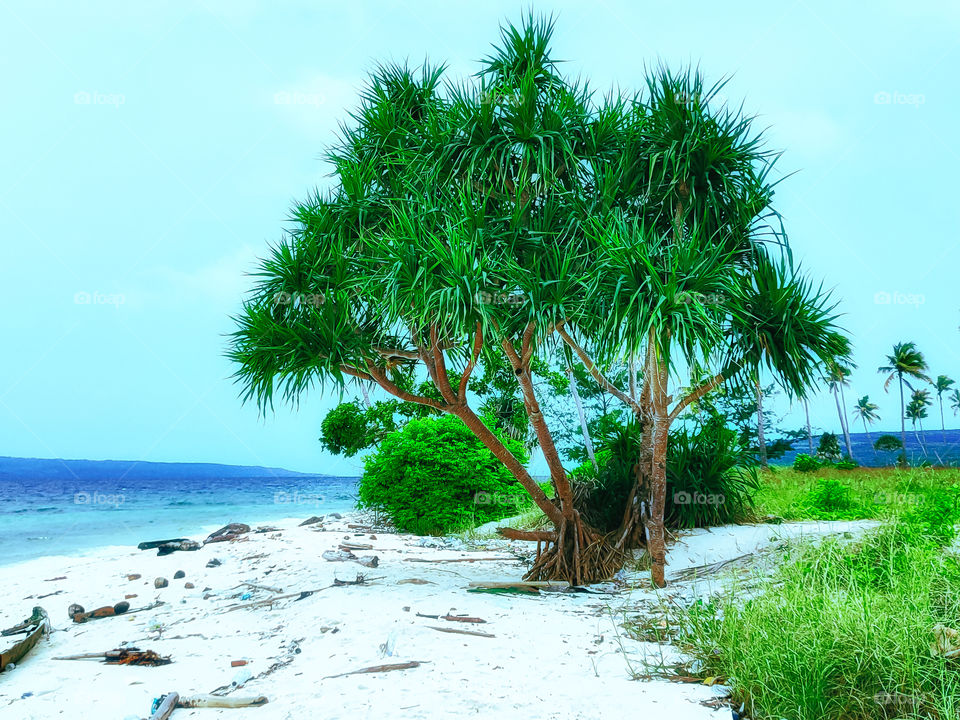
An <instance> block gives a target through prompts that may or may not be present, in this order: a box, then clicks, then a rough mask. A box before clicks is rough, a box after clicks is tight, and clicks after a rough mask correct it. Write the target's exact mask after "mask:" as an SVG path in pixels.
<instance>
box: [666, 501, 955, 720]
mask: <svg viewBox="0 0 960 720" xmlns="http://www.w3.org/2000/svg"><path fill="white" fill-rule="evenodd" d="M944 511H946V512H947V515H946V516H944V515H943V512H944ZM956 521H957V509H956V507H955V506H954V507H953V508H952V509H950V508H945V507H942V506H940V505H938V504H937V503H928V504H925V505H924V506H922V507H917V508H915V509H914V510H913V511H912V516H909V514H905V515H902V516H898V517H895V518H893V519H892V520H890V521H888V522H886V523H885V524H884V525H882V526H881V527H880V528H878V529H876V530H874V531H873V532H871V533H869V534H867V535H866V536H864V537H863V538H862V539H861V540H860V541H857V542H853V541H850V540H842V539H830V540H825V541H823V542H822V543H820V544H818V545H813V546H809V545H808V546H804V547H803V548H802V549H801V550H799V551H798V553H796V554H795V555H794V557H793V559H792V560H791V561H789V562H788V563H786V564H785V565H784V566H783V567H782V568H781V569H780V570H779V571H778V572H777V573H776V574H775V576H774V577H773V578H772V579H771V580H770V581H769V584H768V585H766V586H765V587H764V589H761V590H760V591H759V593H756V592H754V593H752V596H749V597H746V598H745V597H744V596H743V595H742V594H740V593H738V592H737V589H736V588H731V589H730V592H724V593H721V594H720V595H719V596H717V598H715V599H713V600H711V601H706V602H704V601H698V602H696V603H695V604H694V605H692V606H691V607H689V608H687V609H685V610H683V611H681V612H680V617H679V625H680V627H681V628H682V629H681V631H680V636H679V641H680V642H681V644H682V645H684V646H685V648H686V649H687V650H688V651H689V652H690V653H691V654H692V655H694V656H695V657H697V658H699V659H700V660H701V661H702V663H703V670H704V672H705V673H706V674H708V675H715V676H721V677H723V678H724V679H725V680H726V682H727V683H728V684H729V685H730V686H731V687H732V689H733V693H734V698H735V700H736V701H737V703H740V702H743V703H745V704H746V707H747V715H748V717H750V718H753V719H755V720H765V719H779V718H790V719H791V720H874V719H876V720H880V719H881V718H882V719H884V720H887V719H890V718H901V719H904V720H907V719H909V720H918V719H919V718H925V719H930V718H936V719H939V720H948V719H949V720H955V719H956V718H958V717H960V658H954V659H948V658H945V657H943V656H942V654H939V653H935V652H933V651H932V649H931V644H932V643H934V642H935V641H936V635H935V631H934V627H935V626H937V625H938V624H942V625H943V626H946V627H948V628H954V629H960V562H958V557H957V555H956V554H955V553H953V552H951V551H950V550H949V549H946V548H945V546H946V545H947V544H948V543H949V542H952V541H953V540H954V539H955V537H954V535H955V527H954V523H956ZM748 595H750V593H748Z"/></svg>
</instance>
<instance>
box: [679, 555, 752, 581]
mask: <svg viewBox="0 0 960 720" xmlns="http://www.w3.org/2000/svg"><path fill="white" fill-rule="evenodd" d="M751 557H753V553H747V554H746V555H740V556H739V557H735V558H731V559H729V560H721V561H720V562H715V563H710V564H709V565H697V566H696V567H689V568H684V569H683V570H678V571H677V572H675V573H673V575H672V577H671V580H673V581H674V582H676V581H677V580H681V581H682V580H693V579H694V578H698V577H705V576H707V575H712V574H713V573H716V572H718V571H720V570H722V569H723V568H725V567H727V566H728V565H733V564H734V563H738V562H740V561H742V560H746V559H747V558H751Z"/></svg>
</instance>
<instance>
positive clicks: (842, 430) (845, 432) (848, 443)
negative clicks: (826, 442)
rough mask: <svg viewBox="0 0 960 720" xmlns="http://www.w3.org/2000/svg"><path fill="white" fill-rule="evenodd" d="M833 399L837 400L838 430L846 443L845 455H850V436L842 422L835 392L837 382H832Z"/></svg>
mask: <svg viewBox="0 0 960 720" xmlns="http://www.w3.org/2000/svg"><path fill="white" fill-rule="evenodd" d="M833 399H834V400H836V401H837V415H838V416H839V418H840V432H841V433H843V439H844V442H846V444H847V455H850V436H849V435H847V426H846V425H844V424H843V408H841V407H840V393H839V392H837V384H836V383H834V384H833Z"/></svg>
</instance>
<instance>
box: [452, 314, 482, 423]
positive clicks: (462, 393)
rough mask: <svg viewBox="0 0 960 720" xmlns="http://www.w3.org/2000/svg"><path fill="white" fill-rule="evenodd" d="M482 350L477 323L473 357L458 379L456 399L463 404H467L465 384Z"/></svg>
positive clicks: (479, 329) (480, 328)
mask: <svg viewBox="0 0 960 720" xmlns="http://www.w3.org/2000/svg"><path fill="white" fill-rule="evenodd" d="M482 348H483V326H482V325H481V324H480V323H477V331H476V333H474V339H473V355H471V356H470V362H468V363H467V366H466V367H465V368H464V369H463V375H462V376H461V377H460V387H459V388H457V399H458V400H459V401H460V402H462V403H464V404H465V403H466V402H467V382H469V380H470V375H471V373H473V368H475V367H476V365H477V360H478V359H479V358H480V350H481V349H482Z"/></svg>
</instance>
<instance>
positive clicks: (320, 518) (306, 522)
mask: <svg viewBox="0 0 960 720" xmlns="http://www.w3.org/2000/svg"><path fill="white" fill-rule="evenodd" d="M318 522H323V515H314V516H313V517H309V518H307V519H306V520H304V521H303V522H302V523H300V525H299V527H303V526H304V525H315V524H316V523H318Z"/></svg>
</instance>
